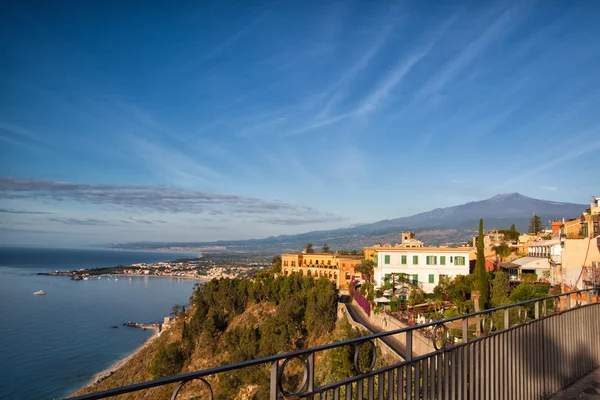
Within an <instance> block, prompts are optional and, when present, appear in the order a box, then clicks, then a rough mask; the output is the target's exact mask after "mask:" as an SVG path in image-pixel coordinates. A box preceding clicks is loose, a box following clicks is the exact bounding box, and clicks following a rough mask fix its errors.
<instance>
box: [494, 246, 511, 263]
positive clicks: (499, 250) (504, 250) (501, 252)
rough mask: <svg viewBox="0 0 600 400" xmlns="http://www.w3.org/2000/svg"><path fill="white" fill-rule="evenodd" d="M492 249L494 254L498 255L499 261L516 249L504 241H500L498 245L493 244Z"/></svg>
mask: <svg viewBox="0 0 600 400" xmlns="http://www.w3.org/2000/svg"><path fill="white" fill-rule="evenodd" d="M492 250H494V252H495V253H496V255H498V257H500V262H502V261H504V259H505V258H506V257H508V256H509V255H511V253H514V252H515V251H516V249H515V248H511V247H510V246H509V245H507V244H506V243H500V244H499V245H498V246H493V247H492Z"/></svg>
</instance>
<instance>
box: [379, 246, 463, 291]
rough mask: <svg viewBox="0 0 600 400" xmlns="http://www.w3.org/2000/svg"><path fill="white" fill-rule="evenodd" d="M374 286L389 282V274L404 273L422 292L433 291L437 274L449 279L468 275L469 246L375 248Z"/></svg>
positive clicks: (436, 282) (438, 276)
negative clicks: (419, 286)
mask: <svg viewBox="0 0 600 400" xmlns="http://www.w3.org/2000/svg"><path fill="white" fill-rule="evenodd" d="M374 250H375V251H376V255H375V257H374V261H375V265H376V267H375V270H374V274H373V275H374V279H375V286H377V287H379V286H383V285H385V284H387V283H389V281H390V275H391V274H406V275H408V278H409V279H410V280H411V281H412V282H413V283H415V284H416V283H418V284H420V285H422V287H423V290H424V291H425V292H428V293H431V292H433V288H435V287H436V285H437V284H438V283H439V281H440V276H445V277H448V278H452V277H454V276H456V275H468V274H469V260H470V258H469V256H470V253H471V249H470V248H468V247H462V248H449V247H416V248H402V247H380V248H374Z"/></svg>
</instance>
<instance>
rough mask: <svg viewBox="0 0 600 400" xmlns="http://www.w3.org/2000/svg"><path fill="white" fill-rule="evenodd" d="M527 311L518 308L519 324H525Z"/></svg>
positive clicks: (523, 308)
mask: <svg viewBox="0 0 600 400" xmlns="http://www.w3.org/2000/svg"><path fill="white" fill-rule="evenodd" d="M527 314H528V313H527V309H526V308H525V307H519V311H518V314H517V316H518V318H519V323H521V324H524V323H525V322H527Z"/></svg>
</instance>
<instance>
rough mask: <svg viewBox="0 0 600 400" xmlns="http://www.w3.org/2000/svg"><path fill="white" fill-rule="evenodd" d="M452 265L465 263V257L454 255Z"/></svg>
mask: <svg viewBox="0 0 600 400" xmlns="http://www.w3.org/2000/svg"><path fill="white" fill-rule="evenodd" d="M454 265H465V258H464V257H459V256H456V257H454Z"/></svg>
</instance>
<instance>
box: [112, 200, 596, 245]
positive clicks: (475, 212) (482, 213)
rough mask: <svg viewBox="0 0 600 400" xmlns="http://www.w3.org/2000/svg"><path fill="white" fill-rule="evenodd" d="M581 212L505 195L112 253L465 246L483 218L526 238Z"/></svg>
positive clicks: (578, 208) (490, 226)
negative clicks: (364, 219)
mask: <svg viewBox="0 0 600 400" xmlns="http://www.w3.org/2000/svg"><path fill="white" fill-rule="evenodd" d="M587 207H588V206H587V205H584V204H574V203H561V202H556V201H548V200H539V199H533V198H531V197H527V196H523V195H522V194H519V193H507V194H499V195H496V196H494V197H491V198H489V199H486V200H481V201H473V202H470V203H466V204H461V205H458V206H452V207H446V208H436V209H434V210H431V211H427V212H423V213H419V214H415V215H411V216H408V217H401V218H395V219H386V220H382V221H378V222H374V223H371V224H364V225H359V226H355V227H351V228H342V229H333V230H325V231H313V232H307V233H301V234H297V235H280V236H272V237H268V238H265V239H252V240H240V241H217V242H211V243H128V244H121V245H118V246H115V247H121V248H146V249H148V248H158V247H165V246H207V245H220V246H227V248H228V250H233V251H247V252H261V253H278V252H282V251H291V250H293V251H297V250H301V249H302V247H303V246H304V245H305V244H306V243H308V242H311V243H313V244H314V245H315V247H319V246H321V245H323V244H325V243H327V244H328V245H329V246H330V248H332V249H334V250H338V249H359V248H361V247H363V246H368V245H372V244H375V243H378V242H381V243H395V242H400V234H401V232H402V231H403V230H410V231H415V232H417V234H418V235H417V236H418V238H419V239H421V240H423V241H424V242H425V243H426V244H428V245H440V244H446V245H458V244H459V243H462V242H464V241H466V240H470V237H471V236H472V235H473V234H474V233H475V230H476V228H477V226H478V223H479V219H480V218H483V220H484V225H485V229H486V230H488V229H508V228H509V227H510V225H511V224H515V226H516V227H517V230H520V231H521V232H526V231H527V225H528V221H529V219H530V218H531V217H532V215H533V214H534V213H535V214H536V215H538V216H539V217H540V218H541V219H542V223H543V224H544V225H548V222H549V221H550V220H553V219H562V218H574V217H577V216H579V215H580V214H581V213H582V212H583V211H584V210H585V209H586V208H587Z"/></svg>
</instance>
